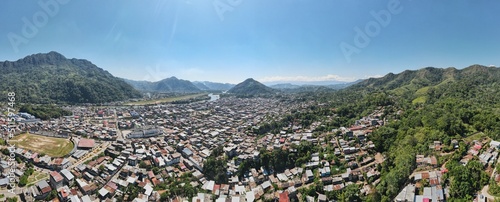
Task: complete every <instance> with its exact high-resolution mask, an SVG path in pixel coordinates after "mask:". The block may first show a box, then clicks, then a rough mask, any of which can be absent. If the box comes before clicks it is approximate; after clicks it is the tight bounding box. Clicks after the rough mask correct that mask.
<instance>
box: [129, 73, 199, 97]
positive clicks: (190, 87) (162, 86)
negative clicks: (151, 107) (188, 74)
mask: <svg viewBox="0 0 500 202" xmlns="http://www.w3.org/2000/svg"><path fill="white" fill-rule="evenodd" d="M124 81H125V82H127V83H128V84H130V85H131V86H133V87H134V88H135V89H137V90H139V91H144V92H160V93H198V92H201V91H202V90H200V89H199V88H198V87H196V86H195V85H194V84H193V83H191V82H190V81H188V80H182V79H178V78H176V77H170V78H166V79H163V80H161V81H156V82H150V81H134V80H128V79H124Z"/></svg>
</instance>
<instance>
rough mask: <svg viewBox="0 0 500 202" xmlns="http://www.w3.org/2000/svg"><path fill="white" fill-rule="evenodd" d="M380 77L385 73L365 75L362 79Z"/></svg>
mask: <svg viewBox="0 0 500 202" xmlns="http://www.w3.org/2000/svg"><path fill="white" fill-rule="evenodd" d="M380 77H384V75H379V74H377V75H372V76H365V77H363V78H362V79H369V78H380Z"/></svg>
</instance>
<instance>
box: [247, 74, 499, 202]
mask: <svg viewBox="0 0 500 202" xmlns="http://www.w3.org/2000/svg"><path fill="white" fill-rule="evenodd" d="M498 85H500V69H499V68H496V67H485V66H480V65H474V66H470V67H468V68H465V69H462V70H456V69H453V68H448V69H437V68H425V69H421V70H417V71H405V72H403V73H401V74H389V75H387V76H385V77H382V78H378V79H369V80H366V81H364V82H361V83H360V84H356V85H354V86H351V87H348V88H346V89H343V90H339V91H337V92H333V93H324V94H319V95H311V96H310V97H304V98H303V99H311V100H315V101H317V102H318V103H324V104H322V105H317V106H315V107H310V108H308V109H304V110H301V111H298V112H292V114H290V115H287V116H284V117H283V118H282V119H281V120H277V121H274V122H270V123H265V124H263V125H261V126H260V127H258V128H254V133H257V134H266V133H268V132H271V133H277V132H278V131H280V130H282V128H283V127H289V126H292V125H302V126H307V124H308V123H310V122H311V121H321V124H322V126H320V127H318V128H316V130H315V132H329V131H332V129H335V128H338V127H341V126H351V125H352V124H354V121H355V120H357V119H359V118H361V117H364V116H367V115H369V114H370V113H371V112H373V111H374V110H376V109H383V111H384V113H383V115H382V117H380V118H381V119H384V120H387V122H386V125H384V126H382V127H380V128H378V129H376V130H374V131H373V133H372V134H371V135H370V137H369V139H370V140H371V141H373V142H374V144H375V146H376V148H375V149H376V151H377V152H381V153H383V154H384V156H385V157H386V160H385V161H384V163H383V164H381V165H380V167H379V169H378V170H380V172H381V178H380V182H379V183H378V184H377V185H376V186H374V191H375V193H374V194H371V195H369V196H367V197H364V198H363V199H362V200H363V201H365V200H366V201H391V200H393V199H394V197H396V195H397V194H398V193H399V192H400V191H401V189H402V188H403V187H404V186H406V185H407V184H408V183H410V182H411V179H410V175H411V174H412V173H413V172H414V171H415V168H417V165H416V155H424V156H430V155H435V156H438V161H439V164H446V168H447V169H448V171H449V172H448V173H447V174H446V175H444V180H443V182H442V183H443V184H442V185H443V186H444V187H447V188H449V193H450V198H447V201H455V200H456V199H472V197H473V195H474V194H475V193H476V192H477V191H479V190H480V189H481V188H482V187H483V186H484V185H485V184H486V183H488V177H489V176H488V175H487V174H486V173H485V170H486V168H484V167H482V164H481V163H479V160H478V158H477V157H474V158H473V159H472V160H471V161H469V164H467V166H465V167H464V166H462V165H461V164H460V163H459V161H460V160H461V159H462V158H463V157H464V156H465V155H466V153H467V151H468V149H469V148H471V147H472V146H474V145H473V143H472V142H471V141H472V140H478V141H486V140H488V139H489V140H497V141H498V140H500V125H499V124H498V123H500V103H499V102H498V100H500V91H499V90H498ZM328 116H329V117H330V119H328V118H326V117H328ZM332 117H333V118H332ZM305 120H306V121H305ZM478 137H486V139H482V138H478ZM453 140H457V141H458V142H459V143H460V148H459V149H454V148H453V147H452V146H451V145H452V141H453ZM434 141H440V142H441V143H442V145H443V149H442V152H444V153H451V155H448V156H441V152H436V151H435V150H434V149H430V148H429V146H430V145H432V144H434ZM479 164H480V165H481V167H479V166H478V165H479ZM494 183H495V182H494ZM494 185H495V186H491V185H490V186H491V187H494V188H495V189H498V188H497V187H498V186H496V184H494ZM316 191H317V190H316ZM469 201H470V200H469Z"/></svg>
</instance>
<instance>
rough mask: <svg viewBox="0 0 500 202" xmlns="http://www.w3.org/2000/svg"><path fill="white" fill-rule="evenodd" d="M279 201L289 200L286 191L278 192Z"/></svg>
mask: <svg viewBox="0 0 500 202" xmlns="http://www.w3.org/2000/svg"><path fill="white" fill-rule="evenodd" d="M279 202H290V198H289V197H288V191H284V192H282V193H280V194H279Z"/></svg>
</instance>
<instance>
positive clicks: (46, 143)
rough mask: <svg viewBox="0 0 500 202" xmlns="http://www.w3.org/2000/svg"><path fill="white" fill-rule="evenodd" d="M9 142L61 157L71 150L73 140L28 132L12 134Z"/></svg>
mask: <svg viewBox="0 0 500 202" xmlns="http://www.w3.org/2000/svg"><path fill="white" fill-rule="evenodd" d="M9 143H10V144H11V145H12V144H15V145H16V147H19V148H23V149H27V150H31V151H33V152H38V153H39V154H41V153H44V154H46V155H48V156H51V157H62V156H65V155H66V154H68V153H70V152H71V150H73V142H71V141H70V140H69V139H63V138H54V137H46V136H41V135H33V134H29V133H25V134H21V135H18V136H14V138H12V139H11V140H10V141H9Z"/></svg>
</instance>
